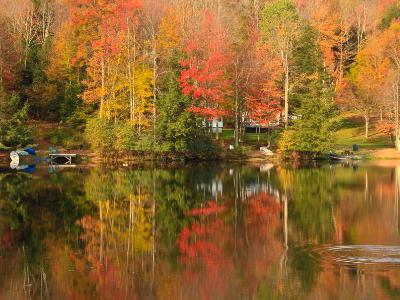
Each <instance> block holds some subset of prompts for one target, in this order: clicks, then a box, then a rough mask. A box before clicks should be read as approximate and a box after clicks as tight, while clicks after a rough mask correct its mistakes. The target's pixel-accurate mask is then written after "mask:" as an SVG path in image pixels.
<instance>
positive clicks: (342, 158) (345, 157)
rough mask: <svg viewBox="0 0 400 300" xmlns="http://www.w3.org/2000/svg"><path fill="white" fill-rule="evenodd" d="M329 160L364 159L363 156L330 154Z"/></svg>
mask: <svg viewBox="0 0 400 300" xmlns="http://www.w3.org/2000/svg"><path fill="white" fill-rule="evenodd" d="M329 158H330V159H332V160H362V159H363V158H364V157H363V156H362V155H353V154H342V155H340V154H334V153H331V154H329Z"/></svg>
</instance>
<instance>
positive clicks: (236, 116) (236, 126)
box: [235, 82, 240, 148]
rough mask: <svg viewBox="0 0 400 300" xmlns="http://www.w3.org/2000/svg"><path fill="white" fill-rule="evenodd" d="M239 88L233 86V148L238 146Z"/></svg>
mask: <svg viewBox="0 0 400 300" xmlns="http://www.w3.org/2000/svg"><path fill="white" fill-rule="evenodd" d="M239 122H240V121H239V89H238V86H237V82H236V86H235V148H237V147H239V134H240V133H239Z"/></svg>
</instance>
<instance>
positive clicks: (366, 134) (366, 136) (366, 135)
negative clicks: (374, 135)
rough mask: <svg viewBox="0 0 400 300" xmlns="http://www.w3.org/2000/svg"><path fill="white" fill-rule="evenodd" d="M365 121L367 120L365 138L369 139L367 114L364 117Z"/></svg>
mask: <svg viewBox="0 0 400 300" xmlns="http://www.w3.org/2000/svg"><path fill="white" fill-rule="evenodd" d="M364 120H365V138H366V139H367V138H368V134H369V116H368V114H367V113H366V114H365V116H364Z"/></svg>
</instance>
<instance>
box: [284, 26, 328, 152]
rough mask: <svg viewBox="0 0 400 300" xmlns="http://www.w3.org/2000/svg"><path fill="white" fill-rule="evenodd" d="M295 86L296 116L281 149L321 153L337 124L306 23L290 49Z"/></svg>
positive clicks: (324, 74)
mask: <svg viewBox="0 0 400 300" xmlns="http://www.w3.org/2000/svg"><path fill="white" fill-rule="evenodd" d="M293 62H294V74H295V78H296V85H295V86H294V89H293V99H294V100H295V102H296V103H298V107H297V108H296V109H295V114H296V117H297V119H296V120H294V121H293V124H292V125H291V126H290V127H289V128H288V130H286V131H285V132H284V133H283V135H282V137H281V139H280V142H279V147H280V150H282V151H284V152H288V151H300V152H314V153H321V152H325V151H328V150H329V149H331V147H332V144H333V133H334V129H335V125H336V118H335V117H336V112H335V109H334V106H333V90H332V88H331V87H330V86H329V85H328V84H327V83H328V82H330V80H328V79H329V78H328V76H329V75H328V74H327V72H325V70H324V68H323V64H322V54H321V51H320V48H319V46H318V43H317V35H316V33H315V32H314V31H313V29H312V28H311V27H310V26H308V25H305V26H304V27H303V29H302V34H301V37H300V39H299V43H298V46H297V47H296V49H295V50H294V51H293Z"/></svg>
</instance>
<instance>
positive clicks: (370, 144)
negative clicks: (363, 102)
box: [335, 115, 400, 159]
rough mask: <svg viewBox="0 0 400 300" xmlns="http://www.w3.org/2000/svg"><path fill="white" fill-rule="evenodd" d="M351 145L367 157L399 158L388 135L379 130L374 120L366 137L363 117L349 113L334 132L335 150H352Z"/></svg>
mask: <svg viewBox="0 0 400 300" xmlns="http://www.w3.org/2000/svg"><path fill="white" fill-rule="evenodd" d="M353 145H357V146H358V147H359V153H360V154H363V155H365V156H366V157H367V158H369V159H400V155H399V154H398V152H397V151H396V149H395V148H394V145H393V143H392V141H391V139H390V136H389V135H387V134H384V133H383V132H382V131H380V130H379V128H377V126H376V122H372V124H371V126H370V128H369V134H368V138H366V137H365V125H364V122H363V119H362V118H357V117H355V116H351V115H349V116H348V117H347V118H346V119H345V120H344V122H343V124H342V126H341V128H340V129H339V130H338V131H337V132H336V134H335V150H336V151H337V152H342V151H345V150H349V151H352V149H353Z"/></svg>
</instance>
